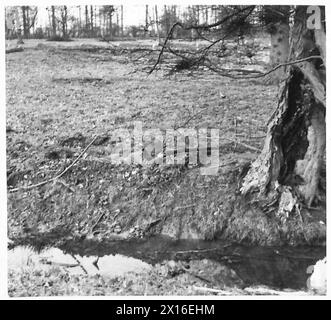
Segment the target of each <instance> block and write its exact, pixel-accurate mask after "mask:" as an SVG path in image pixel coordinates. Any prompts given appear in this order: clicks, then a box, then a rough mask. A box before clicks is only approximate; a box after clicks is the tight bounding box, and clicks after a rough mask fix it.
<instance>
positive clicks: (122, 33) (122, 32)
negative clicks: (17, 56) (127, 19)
mask: <svg viewBox="0 0 331 320" xmlns="http://www.w3.org/2000/svg"><path fill="white" fill-rule="evenodd" d="M123 35H124V29H123V5H121V37H123Z"/></svg>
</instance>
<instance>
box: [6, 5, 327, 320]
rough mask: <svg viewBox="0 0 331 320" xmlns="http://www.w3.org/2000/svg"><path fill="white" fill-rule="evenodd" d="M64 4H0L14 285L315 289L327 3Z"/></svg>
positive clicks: (81, 292)
mask: <svg viewBox="0 0 331 320" xmlns="http://www.w3.org/2000/svg"><path fill="white" fill-rule="evenodd" d="M65 2H66V1H64V3H63V2H61V3H60V2H58V1H56V0H54V1H53V2H50V1H45V3H42V2H39V3H38V2H33V1H28V0H24V1H21V2H20V3H19V4H15V5H13V4H10V3H9V2H7V3H5V4H4V6H3V7H2V8H3V12H2V13H1V14H2V16H3V21H2V24H3V28H2V29H1V30H3V32H1V33H2V34H1V36H2V39H3V41H2V43H3V44H4V45H3V49H2V50H3V60H4V63H3V65H4V68H5V70H4V71H3V91H4V92H3V93H4V99H3V103H4V104H5V105H4V106H3V108H2V109H3V110H5V111H4V114H5V116H4V117H5V120H4V121H3V123H4V125H5V128H6V134H5V135H4V139H3V140H4V141H5V142H4V143H5V146H4V148H5V149H6V150H4V152H3V154H6V155H5V156H4V161H3V162H5V163H4V166H3V167H4V168H5V170H6V178H7V184H6V187H4V188H6V190H4V199H3V201H2V202H3V203H4V204H5V206H6V211H7V212H6V213H7V215H5V214H4V215H3V216H4V219H5V220H4V225H6V234H5V236H4V242H6V244H5V246H6V248H5V252H6V254H7V260H6V265H7V272H6V279H7V284H6V286H7V289H6V291H7V296H8V299H16V298H32V297H38V298H44V297H50V298H51V297H62V298H66V297H76V298H78V299H80V297H92V296H93V297H95V296H100V297H108V298H110V299H112V297H115V296H116V297H122V298H123V299H125V298H126V297H131V298H132V297H136V298H137V299H139V298H142V297H145V298H147V299H148V297H159V298H161V299H162V297H165V296H167V297H189V298H190V297H191V298H193V299H194V298H199V297H204V298H205V297H206V296H208V299H211V300H212V299H224V297H232V298H233V299H236V298H240V299H251V298H256V299H258V298H259V297H260V298H261V297H284V298H286V299H298V298H299V299H313V298H316V297H322V298H323V297H324V298H327V296H328V294H327V293H328V292H327V257H326V256H327V241H326V239H327V223H326V221H327V219H326V208H327V205H326V202H327V200H326V199H327V191H326V190H327V189H326V185H327V178H326V177H327V169H326V168H327V160H326V159H327V156H326V149H327V148H326V145H327V143H326V142H327V140H328V139H327V134H326V133H327V131H328V129H327V127H328V126H327V125H326V123H327V122H326V119H327V116H326V115H327V111H326V43H327V41H326V16H327V15H326V12H327V6H322V5H307V4H305V5H303V4H302V5H301V4H298V3H296V4H293V5H292V4H289V3H287V4H283V5H282V4H281V5H280V4H277V5H276V4H254V3H253V4H249V3H248V4H245V5H243V4H240V2H239V1H238V2H237V3H232V2H229V4H223V3H221V2H218V1H201V2H194V1H193V2H192V3H190V2H183V3H181V2H179V1H177V2H176V1H174V2H173V3H160V2H151V1H149V2H146V3H145V2H143V1H141V2H133V1H132V2H129V1H124V0H123V2H120V1H116V2H113V3H112V2H109V3H108V1H104V2H102V3H101V2H100V4H99V3H98V2H92V1H91V2H90V4H87V3H86V2H85V3H84V2H81V3H79V1H72V2H68V1H67V4H65ZM283 3H286V2H284V1H283ZM4 51H5V53H4ZM3 132H4V128H3ZM4 175H5V174H4ZM137 310H138V309H137ZM137 310H136V311H137ZM192 310H193V309H192ZM138 311H139V312H140V311H141V312H142V314H140V315H143V316H144V317H145V316H146V317H147V316H148V312H149V310H148V309H146V310H144V309H141V310H140V309H139V310H138ZM138 311H137V312H138ZM186 311H187V310H186ZM196 311H197V310H196ZM200 311H201V310H200ZM202 311H203V312H204V314H208V313H209V314H210V313H212V312H213V307H210V306H209V307H208V306H207V305H205V306H204V309H203V310H202ZM117 312H119V313H120V314H128V315H130V314H134V312H135V310H134V309H130V307H127V308H125V305H124V308H123V309H121V310H118V311H117ZM144 312H146V314H144ZM193 312H194V310H193Z"/></svg>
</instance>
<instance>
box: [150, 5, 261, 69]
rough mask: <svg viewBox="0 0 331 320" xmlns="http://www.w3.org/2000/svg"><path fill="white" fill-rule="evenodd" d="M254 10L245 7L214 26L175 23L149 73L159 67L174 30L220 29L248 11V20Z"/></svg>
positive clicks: (252, 7) (205, 50)
mask: <svg viewBox="0 0 331 320" xmlns="http://www.w3.org/2000/svg"><path fill="white" fill-rule="evenodd" d="M254 9H255V6H254V5H251V6H247V7H244V8H242V9H240V10H237V11H236V12H234V13H232V14H229V15H228V16H226V17H225V18H223V19H222V20H220V21H217V22H215V23H213V24H202V25H189V26H185V25H184V24H183V23H181V22H176V23H174V24H173V26H172V27H171V29H170V31H169V32H168V35H167V37H166V39H165V41H164V43H163V45H162V49H161V51H160V53H159V56H158V58H157V61H156V62H155V64H154V65H153V67H152V69H151V70H150V71H149V72H148V73H149V74H151V73H153V72H154V71H155V69H156V67H157V66H158V65H159V63H160V61H161V58H162V55H163V53H164V50H165V49H166V48H167V46H166V45H167V43H168V41H169V40H170V39H171V38H172V35H173V33H174V30H175V28H176V27H181V28H182V29H183V30H191V29H194V30H207V29H210V28H215V27H218V26H220V25H222V24H224V23H225V22H227V21H228V20H230V19H231V18H233V17H235V16H237V15H238V14H240V13H242V12H245V11H247V10H248V11H249V13H248V14H246V16H245V19H246V18H247V17H248V16H249V15H250V14H251V13H252V12H253V10H254ZM225 37H226V36H225ZM225 37H223V38H221V39H217V40H215V41H213V42H212V43H211V44H210V45H209V46H208V47H206V48H204V52H205V53H206V52H207V51H208V50H209V49H210V48H211V47H212V46H214V45H215V44H216V43H218V42H220V41H222V40H224V39H225Z"/></svg>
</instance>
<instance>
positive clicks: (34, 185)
mask: <svg viewBox="0 0 331 320" xmlns="http://www.w3.org/2000/svg"><path fill="white" fill-rule="evenodd" d="M97 138H98V136H95V137H94V138H93V139H92V141H91V142H90V143H89V144H88V146H87V147H86V148H85V149H84V150H83V151H82V152H81V153H80V154H79V155H78V157H77V158H76V159H75V160H74V161H73V162H72V163H71V164H70V165H69V166H68V167H67V168H66V169H65V170H63V171H62V172H61V173H60V174H58V175H57V176H55V177H53V178H51V179H48V180H45V181H42V182H39V183H37V184H33V185H31V186H27V187H18V188H15V189H11V190H9V192H10V193H12V192H17V191H20V190H31V189H33V188H37V187H41V186H43V185H45V184H47V183H50V182H53V181H55V180H57V179H59V178H61V177H62V176H63V175H64V174H65V173H67V172H68V171H69V170H70V169H71V168H72V167H73V166H74V165H75V164H76V163H77V162H78V161H79V159H80V158H81V157H82V156H83V155H84V153H85V152H86V151H87V150H88V149H89V148H90V147H91V145H92V144H93V143H94V141H95V140H96V139H97Z"/></svg>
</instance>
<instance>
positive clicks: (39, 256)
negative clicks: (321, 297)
mask: <svg viewBox="0 0 331 320" xmlns="http://www.w3.org/2000/svg"><path fill="white" fill-rule="evenodd" d="M325 254H326V253H325V248H322V247H296V248H293V247H281V248H276V247H245V246H239V245H232V244H227V243H224V242H219V241H200V240H194V241H193V240H178V241H174V240H173V239H171V238H167V237H161V236H159V237H153V238H149V239H145V240H134V241H133V240H131V241H130V240H125V241H124V240H122V241H108V242H101V243H100V242H97V241H93V240H80V241H74V240H71V241H67V242H66V243H65V244H61V245H59V246H57V247H48V246H45V245H41V244H40V242H39V243H36V242H34V241H31V242H30V243H26V244H25V245H20V246H16V247H15V248H13V249H11V250H9V255H8V264H9V265H8V267H9V269H21V268H28V267H34V266H38V268H49V267H50V266H52V265H59V266H62V267H65V268H67V270H68V271H69V272H71V273H78V274H82V273H85V274H89V275H94V274H101V275H105V276H110V277H115V276H121V275H125V273H126V272H131V271H132V272H142V271H146V270H149V269H151V268H152V267H153V265H154V264H156V263H163V262H165V261H169V260H174V261H184V262H185V263H186V265H189V264H190V261H193V260H194V261H196V260H203V259H208V260H209V261H213V263H215V262H216V263H217V264H219V265H220V266H227V267H229V268H231V269H232V270H234V271H235V272H236V274H237V275H238V276H239V278H240V279H242V281H243V283H244V284H245V285H246V286H250V285H267V286H269V287H272V288H276V289H287V288H289V289H297V290H299V289H305V288H306V281H307V278H308V277H309V274H307V272H306V270H307V268H308V267H309V266H310V265H314V264H315V263H316V262H317V260H319V259H321V258H323V257H324V256H325Z"/></svg>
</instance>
